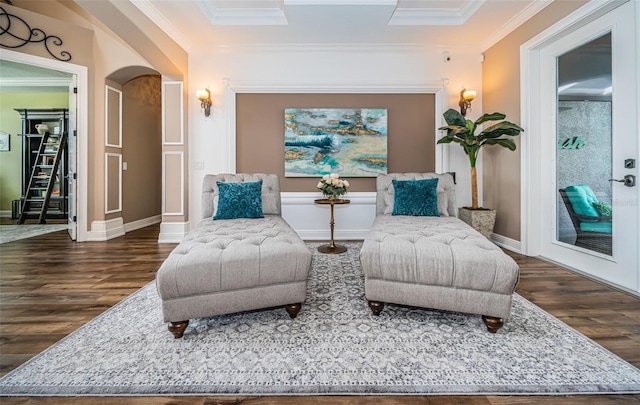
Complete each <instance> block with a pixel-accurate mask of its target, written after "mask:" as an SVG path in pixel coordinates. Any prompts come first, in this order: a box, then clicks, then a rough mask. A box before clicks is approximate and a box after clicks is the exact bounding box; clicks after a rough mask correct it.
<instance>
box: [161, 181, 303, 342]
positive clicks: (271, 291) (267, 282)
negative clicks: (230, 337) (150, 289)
mask: <svg viewBox="0 0 640 405" xmlns="http://www.w3.org/2000/svg"><path fill="white" fill-rule="evenodd" d="M258 180H262V182H263V183H262V209H263V213H264V218H250V219H248V218H237V219H224V220H215V221H214V220H213V219H212V217H213V215H214V213H215V212H216V208H217V201H218V187H217V184H216V182H217V181H221V182H228V183H237V182H254V181H258ZM202 217H203V219H202V220H201V222H200V223H199V224H198V225H197V226H196V227H195V229H193V230H192V231H191V232H189V233H188V234H187V236H186V237H185V238H184V240H183V241H182V242H181V243H180V244H179V245H178V246H177V247H176V248H175V249H174V250H173V251H172V252H171V254H170V255H169V257H167V259H166V260H165V262H164V263H163V264H162V266H161V267H160V269H159V270H158V272H157V274H156V286H157V289H158V293H159V295H160V298H161V299H162V313H163V316H164V321H165V322H169V331H170V332H171V333H173V334H174V336H175V337H176V338H180V337H182V335H183V333H184V331H185V329H186V327H187V326H188V324H189V319H193V318H204V317H209V316H214V315H220V314H229V313H235V312H241V311H248V310H255V309H261V308H269V307H277V306H285V305H286V309H287V312H288V313H289V315H290V316H291V318H295V317H296V315H297V313H298V311H299V310H300V307H301V304H302V302H304V300H305V298H306V294H307V279H308V276H309V270H310V267H311V256H312V254H311V251H310V250H309V248H308V247H307V246H306V245H305V243H304V242H303V241H302V239H300V237H299V236H298V234H296V232H295V231H294V230H293V229H292V228H291V227H290V226H289V224H287V223H286V222H285V220H284V219H282V217H281V216H280V187H279V181H278V176H276V175H267V174H221V175H206V176H205V178H204V180H203V186H202Z"/></svg>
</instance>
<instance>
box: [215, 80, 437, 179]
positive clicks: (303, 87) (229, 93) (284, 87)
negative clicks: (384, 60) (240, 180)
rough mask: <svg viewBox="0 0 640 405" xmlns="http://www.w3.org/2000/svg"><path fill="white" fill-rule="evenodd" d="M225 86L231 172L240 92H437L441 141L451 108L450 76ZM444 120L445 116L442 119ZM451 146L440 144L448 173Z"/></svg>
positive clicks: (231, 82) (231, 83)
mask: <svg viewBox="0 0 640 405" xmlns="http://www.w3.org/2000/svg"><path fill="white" fill-rule="evenodd" d="M223 83H224V88H225V96H224V99H225V103H226V106H225V111H226V113H227V117H226V122H227V131H228V132H227V139H228V140H229V144H228V148H229V149H228V151H227V157H228V161H229V164H228V167H227V171H228V173H235V172H236V94H238V93H330V94H331V93H336V94H345V93H349V94H351V93H356V94H435V98H436V99H435V111H434V114H435V117H436V142H437V140H438V131H437V128H438V127H439V126H441V125H439V123H440V122H441V121H438V119H437V117H442V114H444V112H445V110H446V108H447V101H448V95H447V87H446V85H447V83H448V79H446V78H444V79H441V80H436V81H430V82H425V83H421V84H411V83H386V84H385V83H375V84H373V83H362V84H344V83H298V84H295V83H293V84H278V83H268V82H263V81H242V80H231V79H228V78H225V79H223ZM441 119H442V118H441ZM447 151H448V149H446V148H444V145H437V144H436V156H435V160H436V161H435V167H436V171H437V172H438V173H444V172H447V171H448V169H449V160H448V158H447V156H448V153H447Z"/></svg>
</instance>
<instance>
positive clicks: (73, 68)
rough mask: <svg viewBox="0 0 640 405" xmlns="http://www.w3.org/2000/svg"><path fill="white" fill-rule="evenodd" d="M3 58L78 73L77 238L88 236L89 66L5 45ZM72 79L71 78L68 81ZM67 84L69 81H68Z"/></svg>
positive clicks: (81, 240)
mask: <svg viewBox="0 0 640 405" xmlns="http://www.w3.org/2000/svg"><path fill="white" fill-rule="evenodd" d="M2 59H5V60H9V61H12V62H18V63H25V64H29V65H33V66H39V67H43V68H46V69H55V70H58V71H60V72H66V73H70V74H72V75H77V78H78V80H77V88H78V96H77V97H78V104H77V131H78V132H77V154H76V156H77V170H76V172H77V173H78V192H77V194H76V210H77V211H76V217H77V225H78V227H77V229H78V235H77V236H78V238H77V241H78V242H84V241H87V240H89V239H88V238H89V234H88V231H87V229H88V224H87V221H88V214H87V205H88V203H87V201H88V199H89V197H88V193H89V192H88V184H89V176H88V173H89V141H88V133H89V69H88V68H87V67H86V66H81V65H75V64H72V63H69V62H62V61H58V60H53V59H47V58H43V57H39V56H34V55H29V54H26V53H22V52H16V51H12V50H10V49H2ZM70 81H71V79H69V82H70ZM67 85H68V83H67Z"/></svg>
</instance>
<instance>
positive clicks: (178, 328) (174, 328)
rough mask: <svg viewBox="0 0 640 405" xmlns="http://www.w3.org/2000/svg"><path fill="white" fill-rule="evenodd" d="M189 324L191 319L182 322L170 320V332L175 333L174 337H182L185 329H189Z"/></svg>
mask: <svg viewBox="0 0 640 405" xmlns="http://www.w3.org/2000/svg"><path fill="white" fill-rule="evenodd" d="M188 325H189V320H186V321H180V322H170V323H169V332H171V333H173V337H174V338H176V339H180V338H181V337H182V335H183V334H184V330H185V329H187V326H188Z"/></svg>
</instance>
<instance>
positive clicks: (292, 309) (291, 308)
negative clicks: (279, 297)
mask: <svg viewBox="0 0 640 405" xmlns="http://www.w3.org/2000/svg"><path fill="white" fill-rule="evenodd" d="M300 308H302V304H289V305H287V308H286V309H287V313H288V314H289V316H290V317H291V319H294V318H295V317H296V316H298V312H300Z"/></svg>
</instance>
